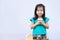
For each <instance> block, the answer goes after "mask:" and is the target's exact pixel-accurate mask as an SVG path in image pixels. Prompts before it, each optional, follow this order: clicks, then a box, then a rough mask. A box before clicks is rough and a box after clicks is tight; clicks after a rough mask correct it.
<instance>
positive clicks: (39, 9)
mask: <svg viewBox="0 0 60 40" xmlns="http://www.w3.org/2000/svg"><path fill="white" fill-rule="evenodd" d="M36 12H37V15H38V17H42V15H43V7H38V8H37V11H36Z"/></svg>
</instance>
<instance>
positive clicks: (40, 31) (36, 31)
mask: <svg viewBox="0 0 60 40" xmlns="http://www.w3.org/2000/svg"><path fill="white" fill-rule="evenodd" d="M45 19H46V20H45V21H44V20H42V22H44V23H46V22H48V21H49V18H47V17H46V18H45ZM30 21H31V22H33V23H34V24H35V23H37V22H38V20H37V19H36V20H34V18H31V19H30ZM46 33H47V32H46V27H45V26H44V25H42V24H39V25H37V26H35V27H34V28H33V31H32V34H46Z"/></svg>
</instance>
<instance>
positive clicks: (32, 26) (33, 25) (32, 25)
mask: <svg viewBox="0 0 60 40" xmlns="http://www.w3.org/2000/svg"><path fill="white" fill-rule="evenodd" d="M38 24H39V22H37V23H35V24H34V23H33V22H32V23H31V25H30V27H31V29H33V28H34V27H35V26H37V25H38Z"/></svg>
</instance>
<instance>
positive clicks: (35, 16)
mask: <svg viewBox="0 0 60 40" xmlns="http://www.w3.org/2000/svg"><path fill="white" fill-rule="evenodd" d="M38 7H43V15H42V18H43V20H45V6H44V5H43V4H37V5H36V7H35V11H34V19H35V20H36V19H37V18H38V15H37V13H36V11H37V8H38Z"/></svg>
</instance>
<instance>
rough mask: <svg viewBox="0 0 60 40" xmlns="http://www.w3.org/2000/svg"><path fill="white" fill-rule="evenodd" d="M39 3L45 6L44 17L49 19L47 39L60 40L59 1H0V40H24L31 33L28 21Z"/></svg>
mask: <svg viewBox="0 0 60 40" xmlns="http://www.w3.org/2000/svg"><path fill="white" fill-rule="evenodd" d="M39 3H42V4H44V5H45V6H46V16H47V17H49V18H50V21H49V26H50V29H48V30H47V36H48V38H49V39H50V40H60V38H59V37H60V36H59V35H60V31H59V30H60V23H59V22H60V18H59V17H60V5H59V4H60V0H0V40H9V38H17V40H18V39H19V38H22V39H21V40H25V39H26V35H27V34H29V33H31V29H30V27H29V25H30V20H29V19H30V18H31V17H33V14H34V8H35V6H36V4H39Z"/></svg>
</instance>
